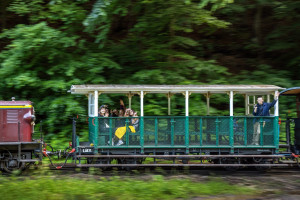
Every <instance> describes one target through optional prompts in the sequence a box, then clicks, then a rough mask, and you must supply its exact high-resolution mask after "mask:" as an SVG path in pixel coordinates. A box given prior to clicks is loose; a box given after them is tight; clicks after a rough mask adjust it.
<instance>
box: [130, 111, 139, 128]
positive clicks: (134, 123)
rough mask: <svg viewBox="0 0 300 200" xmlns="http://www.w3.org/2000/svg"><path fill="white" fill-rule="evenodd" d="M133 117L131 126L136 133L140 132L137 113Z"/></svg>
mask: <svg viewBox="0 0 300 200" xmlns="http://www.w3.org/2000/svg"><path fill="white" fill-rule="evenodd" d="M133 117H134V118H132V119H131V124H132V126H133V127H134V129H135V131H138V128H139V118H138V114H137V112H134V113H133Z"/></svg>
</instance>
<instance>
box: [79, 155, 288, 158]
mask: <svg viewBox="0 0 300 200" xmlns="http://www.w3.org/2000/svg"><path fill="white" fill-rule="evenodd" d="M284 156H285V155H78V156H76V157H77V158H281V157H284Z"/></svg>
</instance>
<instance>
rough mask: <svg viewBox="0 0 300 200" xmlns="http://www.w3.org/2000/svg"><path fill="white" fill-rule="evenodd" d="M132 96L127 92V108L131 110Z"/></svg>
mask: <svg viewBox="0 0 300 200" xmlns="http://www.w3.org/2000/svg"><path fill="white" fill-rule="evenodd" d="M133 96H134V94H131V92H129V93H128V94H127V97H128V104H129V105H128V107H129V108H130V109H131V99H132V97H133Z"/></svg>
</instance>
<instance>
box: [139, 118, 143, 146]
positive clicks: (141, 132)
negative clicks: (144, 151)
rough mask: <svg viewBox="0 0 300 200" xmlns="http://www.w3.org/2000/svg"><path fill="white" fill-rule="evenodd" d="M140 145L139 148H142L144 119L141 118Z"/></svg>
mask: <svg viewBox="0 0 300 200" xmlns="http://www.w3.org/2000/svg"><path fill="white" fill-rule="evenodd" d="M140 121H141V123H140V134H141V135H140V140H141V141H140V145H141V148H144V117H141V118H140Z"/></svg>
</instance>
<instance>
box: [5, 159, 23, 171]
mask: <svg viewBox="0 0 300 200" xmlns="http://www.w3.org/2000/svg"><path fill="white" fill-rule="evenodd" d="M25 166H26V163H25V162H18V161H17V160H16V159H10V160H7V161H5V162H4V166H3V169H4V171H5V172H7V173H13V172H16V171H22V170H24V169H25Z"/></svg>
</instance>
